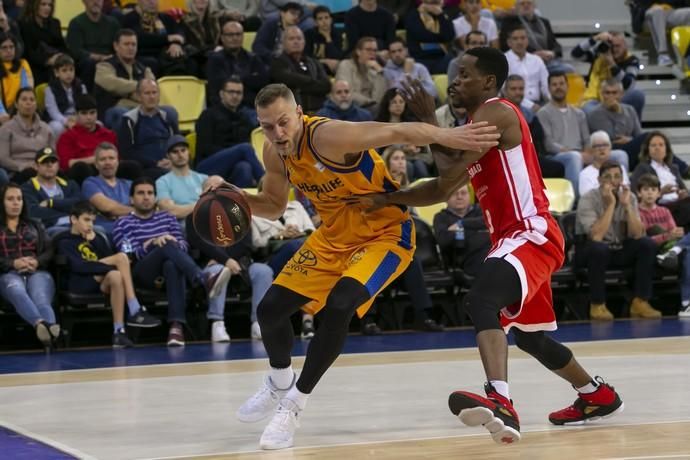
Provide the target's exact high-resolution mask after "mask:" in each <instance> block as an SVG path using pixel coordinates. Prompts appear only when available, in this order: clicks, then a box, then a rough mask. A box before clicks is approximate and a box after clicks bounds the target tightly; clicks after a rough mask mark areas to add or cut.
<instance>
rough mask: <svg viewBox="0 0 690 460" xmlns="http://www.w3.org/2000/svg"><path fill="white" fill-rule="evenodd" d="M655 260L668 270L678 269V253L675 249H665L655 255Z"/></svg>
mask: <svg viewBox="0 0 690 460" xmlns="http://www.w3.org/2000/svg"><path fill="white" fill-rule="evenodd" d="M656 262H657V264H659V266H660V267H661V268H663V269H664V270H668V271H677V270H678V253H677V252H676V251H667V252H665V253H663V254H658V255H657V256H656Z"/></svg>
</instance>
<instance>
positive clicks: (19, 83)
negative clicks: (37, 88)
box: [0, 31, 34, 125]
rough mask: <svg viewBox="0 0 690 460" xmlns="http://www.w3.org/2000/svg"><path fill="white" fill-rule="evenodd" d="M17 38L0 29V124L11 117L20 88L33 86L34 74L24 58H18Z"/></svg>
mask: <svg viewBox="0 0 690 460" xmlns="http://www.w3.org/2000/svg"><path fill="white" fill-rule="evenodd" d="M17 45H18V42H17V38H16V37H15V36H14V35H12V34H9V33H5V32H2V31H0V60H2V66H0V86H2V91H0V125H1V124H3V123H5V122H6V121H7V120H9V119H10V117H11V113H10V112H11V111H12V110H11V109H12V106H13V105H14V101H15V99H16V98H17V92H18V91H19V89H20V88H26V87H33V86H34V76H33V74H32V73H31V67H29V63H28V62H26V60H25V59H20V57H19V56H20V55H19V53H18V50H17Z"/></svg>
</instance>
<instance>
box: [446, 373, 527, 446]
mask: <svg viewBox="0 0 690 460" xmlns="http://www.w3.org/2000/svg"><path fill="white" fill-rule="evenodd" d="M484 391H485V392H486V398H485V397H483V396H480V395H478V394H475V393H470V392H469V391H456V392H453V393H451V394H450V396H449V397H448V407H449V408H450V411H451V412H452V413H453V414H454V415H457V416H458V418H459V419H460V421H461V422H462V423H464V424H465V425H467V426H480V425H483V426H484V427H485V428H486V429H487V430H489V433H491V437H492V438H493V439H494V441H496V443H498V444H513V443H515V442H518V441H519V440H520V419H519V418H518V415H517V412H515V409H514V408H513V402H512V401H511V400H509V399H507V398H505V397H504V396H502V395H501V394H499V393H498V392H497V391H496V390H495V389H494V387H493V386H492V385H491V384H490V383H486V384H484Z"/></svg>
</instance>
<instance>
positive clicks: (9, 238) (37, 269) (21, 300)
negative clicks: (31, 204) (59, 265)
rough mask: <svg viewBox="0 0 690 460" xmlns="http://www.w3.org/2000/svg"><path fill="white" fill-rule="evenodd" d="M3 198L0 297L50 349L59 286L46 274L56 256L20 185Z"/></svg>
mask: <svg viewBox="0 0 690 460" xmlns="http://www.w3.org/2000/svg"><path fill="white" fill-rule="evenodd" d="M0 197H2V206H0V296H2V298H3V299H4V300H5V301H7V302H9V303H10V304H12V306H13V307H14V308H15V309H16V310H17V313H18V314H19V316H21V317H22V318H23V319H24V320H25V321H26V322H27V323H29V324H31V325H32V326H33V327H34V329H35V330H36V337H37V338H38V340H40V341H41V343H42V344H43V345H45V346H46V347H50V346H52V344H53V342H54V340H55V339H56V338H57V337H58V336H59V335H60V326H59V325H58V324H57V321H56V319H55V312H54V311H53V307H52V306H51V303H52V301H53V295H54V294H55V283H54V282H53V278H52V276H51V275H50V273H48V272H47V271H46V268H47V266H48V263H49V261H50V258H51V255H52V254H51V251H50V244H49V241H48V238H47V236H46V233H45V230H44V229H43V226H42V225H41V224H40V222H38V221H34V220H32V219H29V217H28V213H27V209H26V206H25V205H24V200H23V198H22V191H21V189H20V188H19V186H18V185H17V184H14V183H10V184H7V185H5V186H3V187H2V188H0Z"/></svg>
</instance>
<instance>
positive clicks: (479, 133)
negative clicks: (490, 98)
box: [438, 121, 501, 153]
mask: <svg viewBox="0 0 690 460" xmlns="http://www.w3.org/2000/svg"><path fill="white" fill-rule="evenodd" d="M500 137H501V135H500V134H499V133H498V132H497V131H496V127H495V126H490V125H489V124H488V123H487V122H485V121H480V122H477V123H470V124H468V125H463V126H458V127H456V128H445V129H441V135H440V136H439V139H438V143H439V144H441V145H445V146H446V147H450V148H452V149H456V150H470V151H473V152H480V153H484V152H486V151H487V150H489V149H490V148H491V147H495V146H497V145H498V139H499V138H500Z"/></svg>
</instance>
